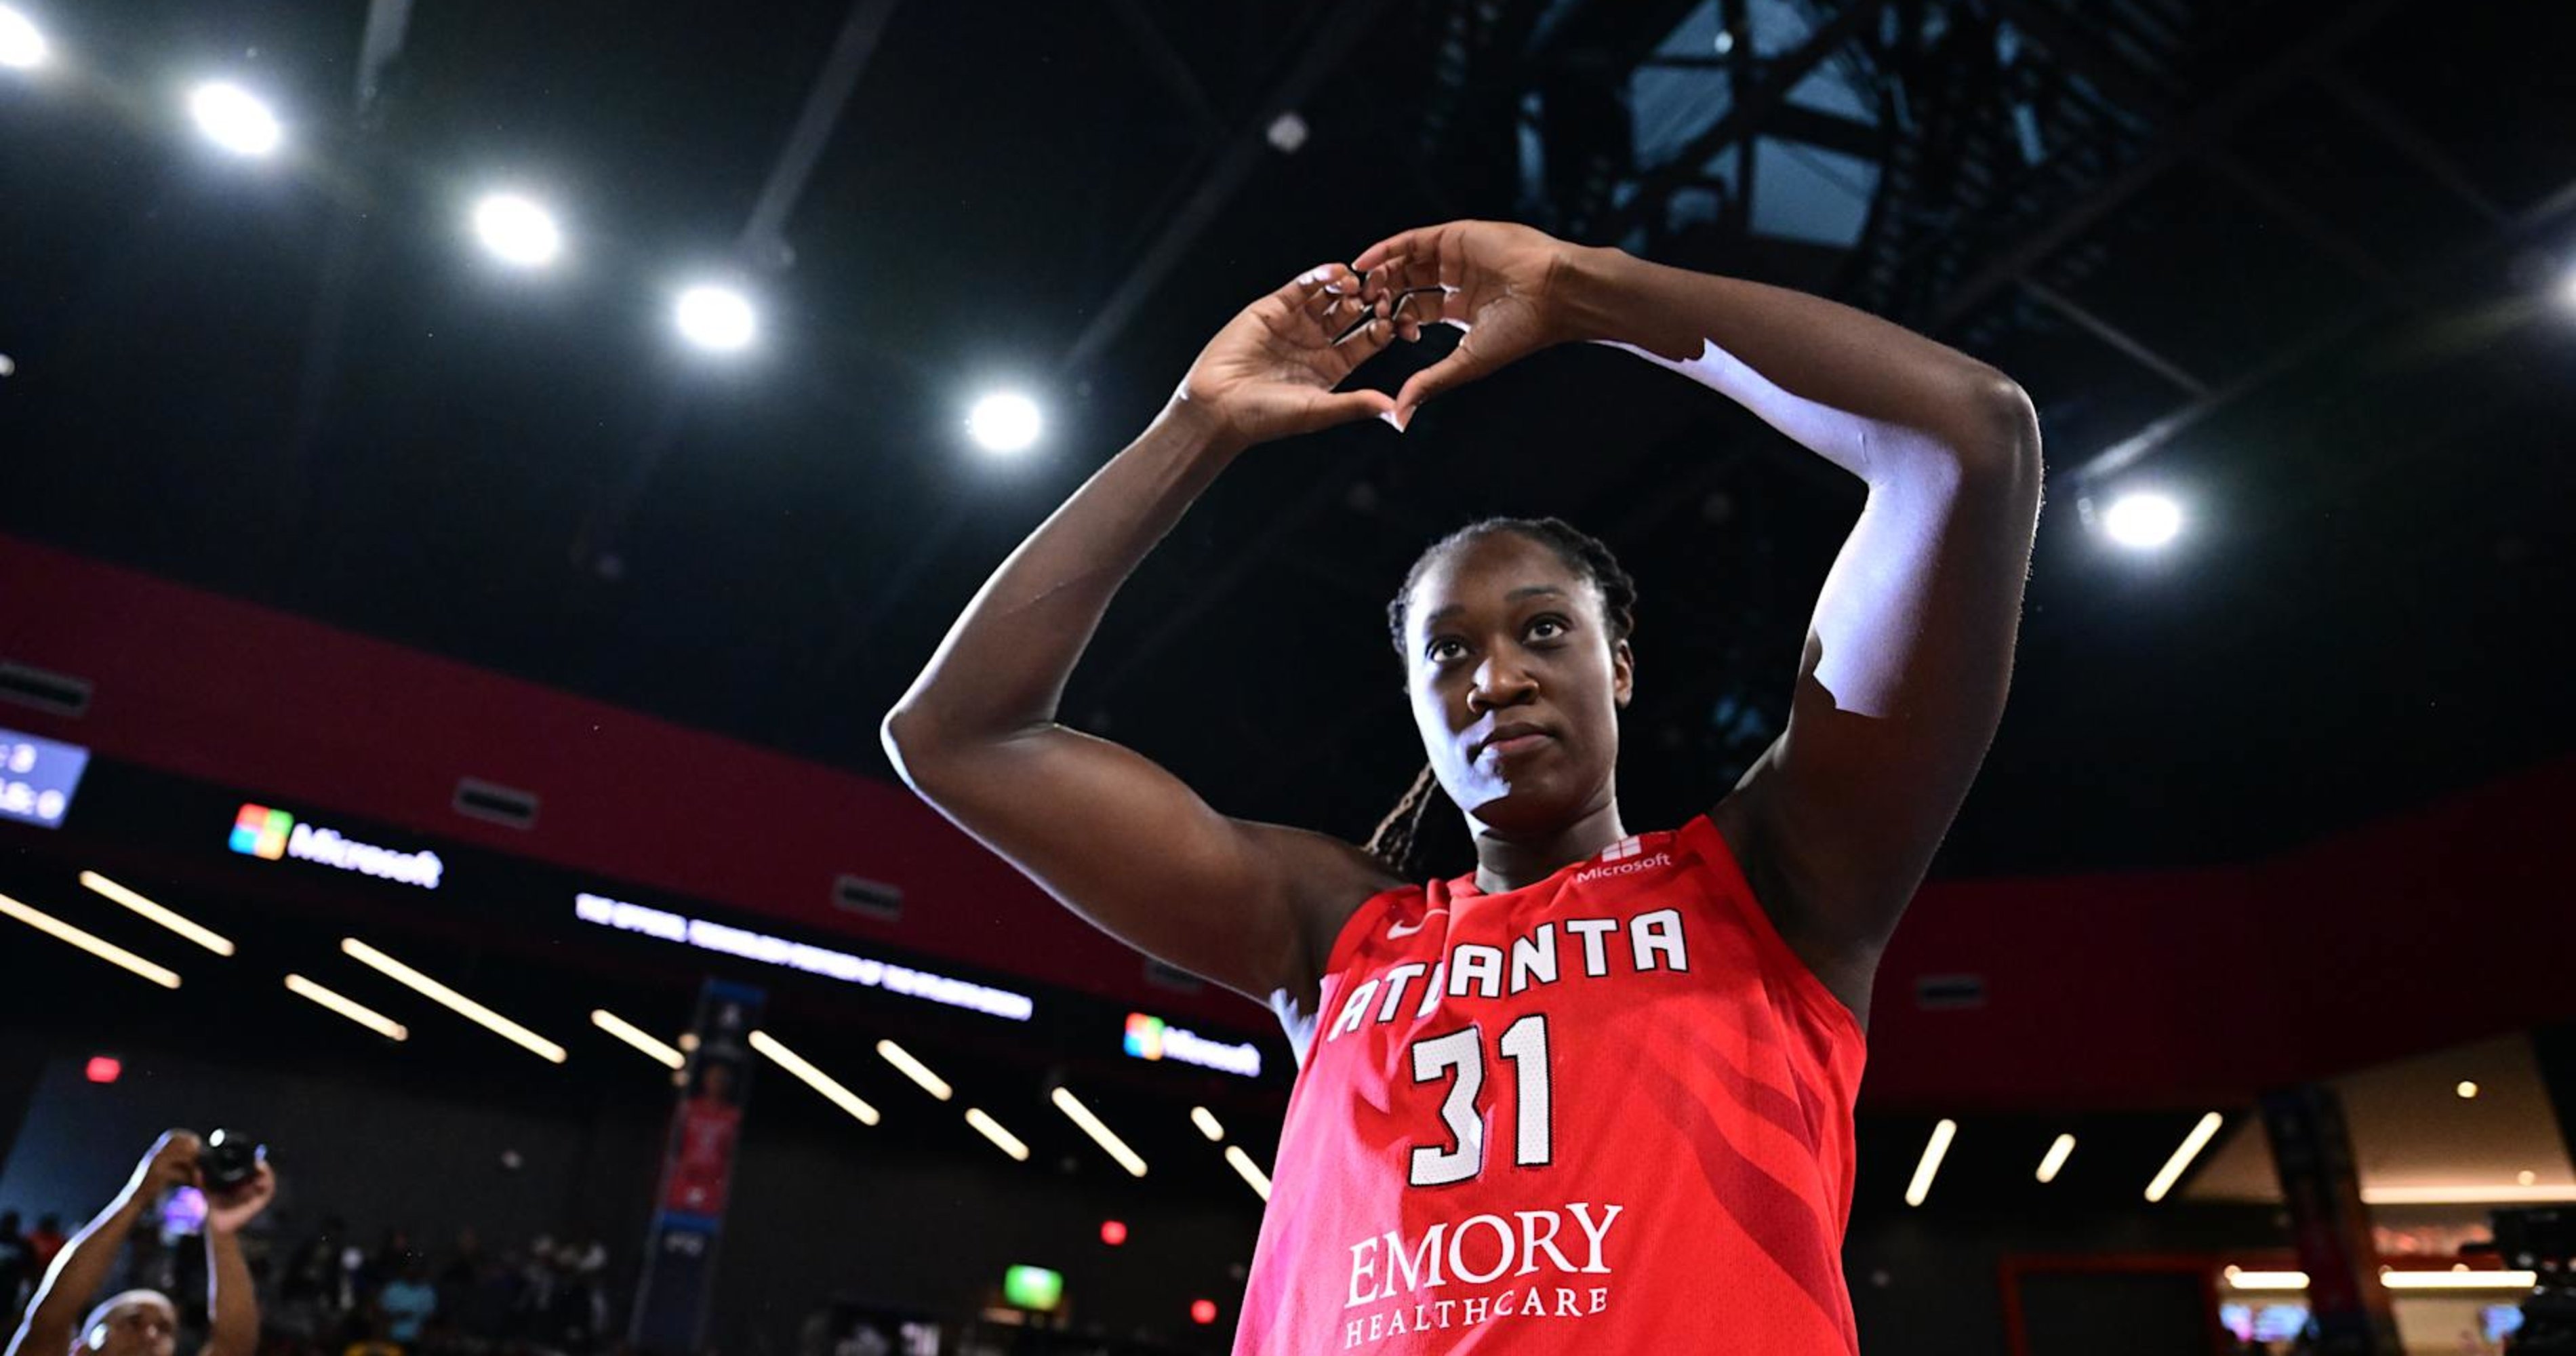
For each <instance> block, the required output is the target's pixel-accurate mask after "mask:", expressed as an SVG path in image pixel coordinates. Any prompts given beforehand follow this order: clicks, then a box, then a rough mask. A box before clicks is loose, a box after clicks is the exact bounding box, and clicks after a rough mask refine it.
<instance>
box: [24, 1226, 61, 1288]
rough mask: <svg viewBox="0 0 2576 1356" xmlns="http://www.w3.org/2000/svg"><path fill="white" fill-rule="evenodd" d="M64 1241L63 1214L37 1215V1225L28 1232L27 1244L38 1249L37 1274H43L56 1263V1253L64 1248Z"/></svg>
mask: <svg viewBox="0 0 2576 1356" xmlns="http://www.w3.org/2000/svg"><path fill="white" fill-rule="evenodd" d="M63 1242H64V1239H63V1217H62V1216H60V1215H38V1216H36V1227H35V1228H33V1229H31V1230H28V1232H27V1245H28V1246H29V1247H32V1248H34V1249H35V1250H36V1275H38V1276H39V1277H41V1276H43V1275H44V1274H45V1269H46V1268H48V1267H50V1266H52V1265H53V1264H54V1257H55V1255H56V1254H57V1253H60V1252H61V1251H62V1250H63Z"/></svg>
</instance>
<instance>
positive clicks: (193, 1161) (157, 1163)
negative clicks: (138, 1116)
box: [125, 1130, 203, 1202]
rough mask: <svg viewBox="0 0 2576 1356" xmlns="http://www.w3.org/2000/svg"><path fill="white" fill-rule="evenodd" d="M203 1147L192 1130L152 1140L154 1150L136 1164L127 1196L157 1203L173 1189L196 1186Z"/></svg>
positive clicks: (172, 1132) (127, 1184)
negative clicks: (198, 1155)
mask: <svg viewBox="0 0 2576 1356" xmlns="http://www.w3.org/2000/svg"><path fill="white" fill-rule="evenodd" d="M202 1147H203V1146H202V1145H200V1144H199V1143H198V1140H197V1132H195V1131H193V1130H165V1131H163V1132H162V1134H161V1138H159V1139H156V1140H154V1141H152V1151H151V1152H150V1153H147V1154H145V1155H144V1156H143V1161H142V1162H141V1163H138V1164H136V1165H135V1167H134V1178H133V1180H132V1181H130V1182H128V1183H126V1186H125V1190H126V1194H127V1195H129V1196H133V1197H135V1198H137V1199H140V1200H143V1201H146V1202H149V1201H157V1200H159V1199H160V1198H161V1196H162V1195H163V1193H165V1192H167V1191H169V1189H170V1188H172V1187H181V1186H195V1185H197V1181H198V1178H197V1152H198V1150H199V1149H200V1148H202Z"/></svg>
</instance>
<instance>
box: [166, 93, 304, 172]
mask: <svg viewBox="0 0 2576 1356" xmlns="http://www.w3.org/2000/svg"><path fill="white" fill-rule="evenodd" d="M188 114H189V116H191V117H193V118H195V119H196V120H197V130H198V131H200V132H203V133H205V134H206V139H207V140H208V141H211V142H213V143H215V144H216V145H218V146H221V147H223V148H224V149H225V150H227V151H230V152H232V153H233V154H235V155H248V156H262V155H266V154H268V153H269V152H271V151H274V150H276V149H277V145H278V143H279V142H281V141H283V140H285V138H286V133H285V129H283V128H281V127H279V126H278V125H277V115H276V114H274V113H271V112H270V111H269V110H268V105H267V104H264V103H262V102H260V100H259V97H258V96H257V95H254V94H252V93H251V92H250V91H248V90H246V89H243V88H242V87H241V86H239V85H236V84H233V83H231V82H229V81H223V80H217V81H214V82H212V83H210V84H204V85H199V86H197V91H196V93H194V94H191V95H189V96H188Z"/></svg>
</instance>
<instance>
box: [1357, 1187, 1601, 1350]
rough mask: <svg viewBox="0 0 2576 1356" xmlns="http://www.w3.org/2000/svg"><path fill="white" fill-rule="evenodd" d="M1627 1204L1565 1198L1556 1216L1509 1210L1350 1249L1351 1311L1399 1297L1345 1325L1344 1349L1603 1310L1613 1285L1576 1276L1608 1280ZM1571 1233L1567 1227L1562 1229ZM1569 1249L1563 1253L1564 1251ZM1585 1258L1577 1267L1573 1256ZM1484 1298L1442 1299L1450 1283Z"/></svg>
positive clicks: (1392, 1234) (1385, 1236)
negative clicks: (1613, 1238)
mask: <svg viewBox="0 0 2576 1356" xmlns="http://www.w3.org/2000/svg"><path fill="white" fill-rule="evenodd" d="M1623 1209H1624V1207H1621V1206H1617V1205H1594V1204H1593V1203H1592V1202H1590V1201H1573V1202H1569V1203H1568V1204H1567V1205H1566V1206H1565V1207H1564V1208H1563V1209H1561V1210H1515V1211H1513V1212H1512V1213H1511V1215H1510V1216H1509V1217H1506V1216H1503V1215H1472V1216H1469V1217H1468V1218H1466V1219H1463V1220H1459V1221H1457V1222H1456V1223H1454V1224H1452V1223H1450V1222H1449V1221H1446V1220H1443V1221H1439V1222H1437V1223H1434V1224H1433V1225H1432V1226H1431V1227H1430V1228H1429V1229H1427V1230H1425V1231H1424V1232H1423V1234H1422V1236H1421V1237H1420V1238H1418V1239H1407V1238H1405V1237H1404V1236H1403V1235H1402V1234H1400V1233H1397V1232H1395V1231H1392V1230H1390V1231H1389V1232H1387V1233H1384V1234H1380V1235H1378V1236H1377V1237H1375V1238H1368V1239H1362V1240H1361V1241H1360V1242H1358V1243H1355V1244H1352V1245H1351V1249H1350V1252H1351V1288H1350V1299H1349V1301H1348V1303H1347V1304H1345V1305H1344V1306H1343V1307H1344V1308H1345V1309H1346V1310H1347V1309H1356V1308H1358V1307H1360V1306H1361V1305H1364V1304H1379V1303H1383V1302H1385V1301H1387V1300H1392V1299H1398V1298H1399V1297H1401V1298H1403V1299H1404V1301H1405V1302H1402V1303H1398V1304H1394V1305H1389V1306H1388V1307H1386V1308H1382V1309H1378V1310H1375V1311H1373V1312H1371V1313H1368V1314H1366V1315H1358V1316H1352V1317H1350V1318H1347V1319H1345V1320H1344V1323H1343V1333H1342V1348H1343V1350H1345V1351H1347V1350H1350V1349H1351V1348H1354V1347H1358V1346H1362V1345H1365V1344H1368V1343H1371V1342H1379V1341H1383V1340H1385V1339H1386V1338H1389V1337H1400V1336H1402V1335H1404V1334H1406V1333H1411V1332H1422V1331H1425V1330H1436V1329H1442V1328H1450V1327H1475V1326H1479V1325H1481V1324H1485V1323H1494V1322H1500V1321H1502V1320H1504V1319H1512V1318H1518V1319H1560V1318H1583V1317H1586V1316H1588V1315H1591V1314H1597V1313H1600V1312H1602V1311H1603V1310H1605V1309H1607V1308H1609V1306H1610V1287H1609V1286H1608V1285H1603V1284H1595V1283H1593V1282H1591V1281H1588V1280H1587V1281H1585V1282H1583V1283H1582V1284H1581V1285H1579V1286H1569V1285H1564V1284H1560V1282H1562V1281H1565V1280H1570V1279H1573V1278H1575V1277H1591V1276H1603V1277H1606V1276H1609V1275H1610V1267H1609V1265H1608V1264H1607V1263H1606V1262H1604V1261H1603V1260H1602V1248H1603V1244H1605V1243H1606V1242H1607V1241H1608V1240H1609V1237H1610V1228H1611V1226H1612V1225H1613V1224H1616V1223H1617V1222H1618V1220H1619V1216H1620V1214H1621V1212H1622V1210H1623ZM1569 1222H1570V1223H1571V1224H1572V1226H1573V1227H1572V1228H1570V1229H1569V1228H1568V1227H1567V1225H1568V1223H1569ZM1569 1248H1571V1249H1572V1251H1571V1252H1569V1251H1568V1249H1569ZM1578 1257H1580V1258H1581V1259H1582V1260H1581V1262H1580V1263H1579V1264H1578V1263H1577V1261H1576V1258H1578ZM1497 1284H1499V1287H1500V1288H1498V1289H1496V1290H1494V1291H1491V1292H1489V1293H1486V1294H1478V1295H1465V1294H1449V1295H1443V1294H1440V1293H1438V1292H1440V1291H1442V1290H1445V1289H1447V1288H1448V1287H1450V1286H1452V1285H1457V1286H1461V1287H1464V1286H1490V1285H1497Z"/></svg>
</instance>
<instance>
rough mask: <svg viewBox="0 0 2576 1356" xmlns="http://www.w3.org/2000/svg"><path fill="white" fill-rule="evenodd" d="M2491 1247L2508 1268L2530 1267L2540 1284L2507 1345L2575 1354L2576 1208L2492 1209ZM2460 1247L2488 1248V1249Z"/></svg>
mask: <svg viewBox="0 0 2576 1356" xmlns="http://www.w3.org/2000/svg"><path fill="white" fill-rule="evenodd" d="M2488 1217H2489V1219H2490V1220H2491V1221H2492V1222H2493V1223H2494V1226H2495V1242H2494V1243H2493V1244H2492V1245H2490V1246H2492V1247H2493V1249H2494V1250H2495V1252H2496V1253H2497V1255H2498V1256H2499V1258H2500V1259H2501V1260H2502V1261H2503V1262H2504V1264H2505V1266H2506V1267H2507V1268H2509V1269H2512V1270H2516V1271H2529V1272H2532V1273H2533V1275H2534V1276H2535V1278H2536V1279H2537V1281H2538V1284H2536V1285H2534V1286H2533V1287H2532V1291H2531V1294H2530V1295H2529V1296H2527V1297H2525V1298H2524V1300H2523V1302H2522V1327H2521V1329H2520V1330H2519V1331H2517V1332H2515V1333H2514V1335H2513V1338H2512V1341H2511V1344H2510V1345H2508V1346H2507V1347H2506V1348H2505V1350H2507V1351H2510V1352H2516V1353H2522V1354H2523V1356H2544V1353H2551V1352H2569V1353H2576V1272H2571V1271H2570V1269H2569V1263H2570V1261H2571V1260H2576V1211H2570V1210H2567V1209H2565V1208H2563V1207H2558V1206H2543V1207H2538V1208H2526V1209H2505V1210H2495V1211H2491V1212H2489V1216H2488ZM2462 1251H2479V1252H2483V1251H2486V1249H2484V1248H2476V1249H2462Z"/></svg>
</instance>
